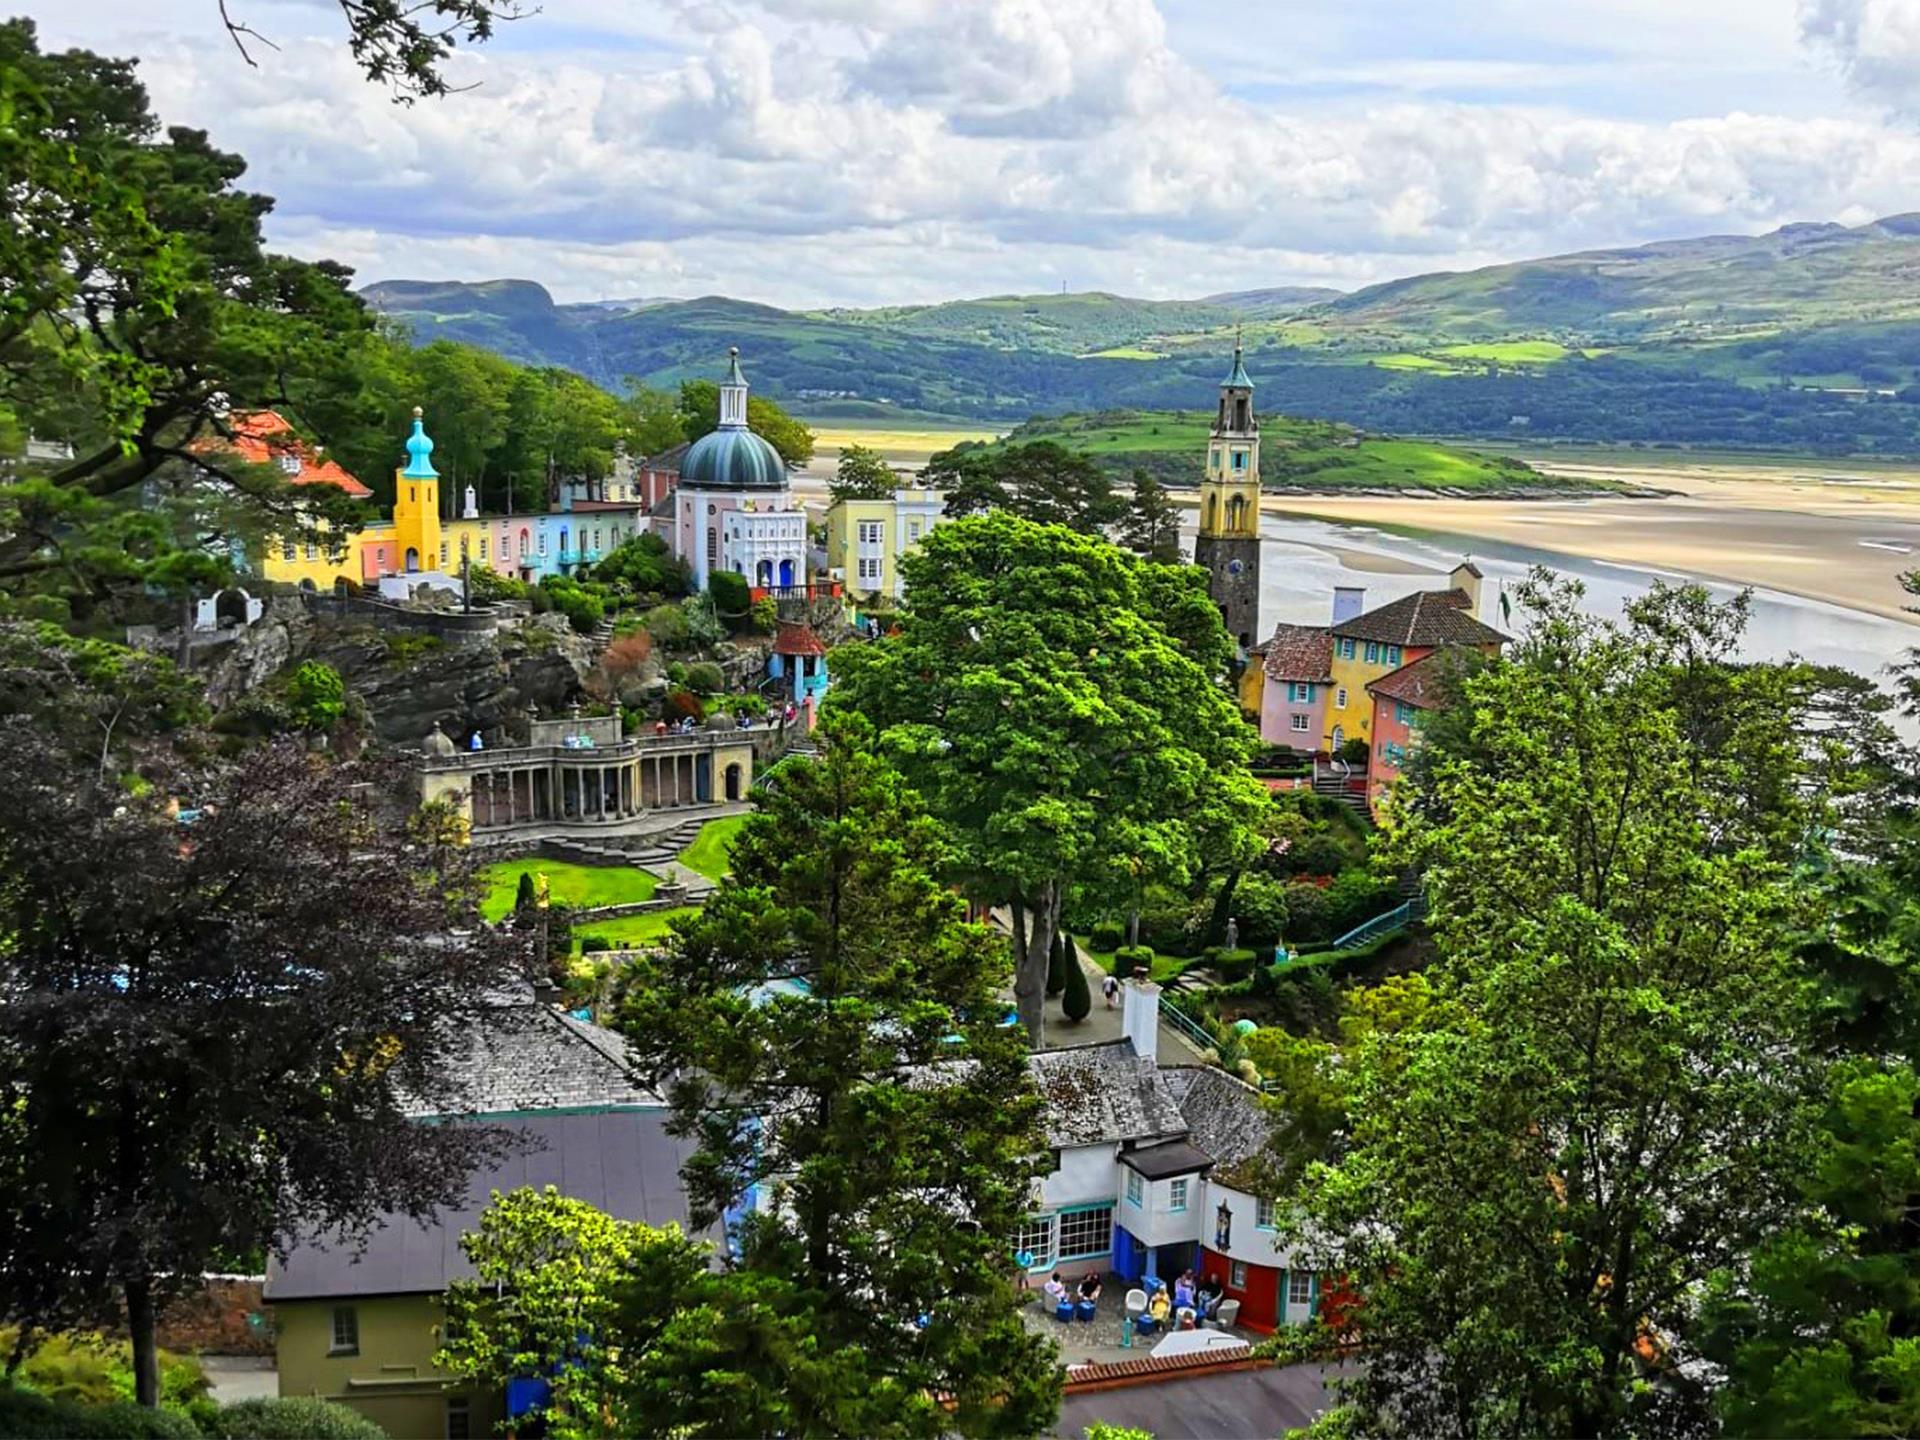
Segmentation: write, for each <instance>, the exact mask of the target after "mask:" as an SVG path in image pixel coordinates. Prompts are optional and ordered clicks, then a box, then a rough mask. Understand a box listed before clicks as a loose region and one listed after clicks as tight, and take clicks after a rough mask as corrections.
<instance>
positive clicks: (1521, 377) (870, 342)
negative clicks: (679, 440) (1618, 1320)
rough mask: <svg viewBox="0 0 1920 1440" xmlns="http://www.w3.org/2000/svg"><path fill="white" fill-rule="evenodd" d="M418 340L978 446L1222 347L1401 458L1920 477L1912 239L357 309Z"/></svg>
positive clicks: (1882, 226)
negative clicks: (1547, 457) (1253, 275)
mask: <svg viewBox="0 0 1920 1440" xmlns="http://www.w3.org/2000/svg"><path fill="white" fill-rule="evenodd" d="M362 293H364V294H365V295H366V297H367V299H368V300H369V301H370V302H371V303H373V304H374V305H376V306H377V307H379V308H380V309H381V310H383V311H386V312H387V313H388V314H390V315H393V316H395V317H396V318H398V319H399V320H401V321H402V322H404V323H405V324H406V325H407V326H408V327H409V328H410V330H411V332H412V334H413V336H414V338H415V339H416V340H417V341H419V342H421V343H425V342H426V341H429V340H432V339H434V338H437V337H440V336H447V337H451V338H454V339H458V340H464V341H469V342H471V343H474V344H477V345H483V346H486V347H488V348H489V349H493V350H497V351H499V352H500V353H502V354H504V355H508V356H511V357H512V358H514V359H516V360H520V361H524V362H529V363H539V364H552V365H564V366H568V367H570V368H572V369H575V370H578V371H580V372H581V373H582V374H584V375H587V376H589V377H590V378H592V379H594V380H596V381H599V382H600V383H602V384H604V385H608V386H615V387H617V386H619V385H621V384H622V383H623V382H624V381H625V380H626V378H627V377H629V376H632V377H637V378H638V379H640V380H641V381H643V382H645V383H647V384H651V385H661V386H671V385H675V384H677V383H678V382H679V381H681V380H683V379H686V378H689V377H691V376H712V375H714V374H716V373H717V371H718V369H719V367H720V365H721V363H722V359H723V357H724V356H725V354H726V350H727V347H728V346H729V345H736V344H737V345H739V346H740V347H741V351H742V354H743V356H744V358H745V360H746V365H747V373H748V375H749V376H750V377H751V379H752V380H753V382H754V384H755V385H756V386H757V387H758V388H759V389H760V390H761V392H762V393H765V394H768V395H771V396H774V397H775V398H777V399H779V400H781V401H782V402H783V403H785V404H787V405H789V406H790V407H792V408H793V409H795V410H796V411H798V412H799V413H800V414H802V415H817V416H828V415H837V416H855V415H858V416H868V417H882V416H895V415H897V416H900V417H902V418H903V419H913V420H932V419H936V418H939V417H951V418H953V419H957V420H963V421H966V422H969V423H979V422H993V423H1001V424H1004V423H1007V422H1019V421H1021V420H1025V419H1027V418H1028V417H1030V416H1033V415H1036V414H1038V415H1048V414H1052V415H1059V414H1065V413H1083V412H1095V411H1104V410H1117V409H1128V410H1142V411H1146V410H1179V409H1190V408H1192V407H1194V406H1196V405H1204V404H1207V403H1208V401H1209V400H1210V398H1211V396H1212V393H1213V389H1214V387H1215V386H1216V385H1217V384H1218V383H1219V380H1220V378H1221V375H1222V374H1223V372H1224V370H1225V368H1226V359H1227V355H1228V352H1229V350H1230V347H1231V346H1232V343H1233V338H1234V336H1235V334H1236V333H1244V336H1245V341H1246V346H1247V366H1248V369H1249V371H1250V373H1251V374H1252V375H1253V378H1254V380H1255V382H1256V384H1257V385H1258V386H1259V387H1260V400H1261V408H1262V409H1263V411H1265V412H1266V413H1275V412H1284V413H1286V414H1290V415H1299V416H1304V417H1309V418H1314V419H1320V420H1328V421H1338V422H1344V423H1347V424H1351V425H1355V426H1359V427H1362V428H1364V429H1367V430H1380V431H1390V432H1393V433H1397V434H1403V435H1404V434H1417V435H1457V436H1467V437H1481V438H1494V437H1499V438H1511V437H1515V436H1519V437H1524V438H1526V439H1528V440H1530V441H1536V442H1537V441H1543V440H1551V439H1567V440H1577V441H1580V442H1583V443H1594V442H1599V443H1618V444H1627V445H1640V446H1686V445H1708V446H1713V447H1716V448H1727V447H1734V448H1739V447H1752V448H1763V449H1779V450H1792V451H1801V452H1817V453H1821V454H1845V453H1854V452H1860V453H1872V454H1887V455H1900V456H1914V455H1920V215H1896V216H1892V217H1889V218H1887V219H1884V220H1879V221H1875V222H1873V223H1871V224H1868V225H1859V226H1853V227H1848V226H1842V225H1789V226H1785V227H1783V228H1781V229H1779V230H1776V231H1774V232H1772V233H1771V234H1768V235H1760V236H1738V235H1716V236H1705V237H1701V238H1698V239H1690V240H1686V239H1683V240H1669V241H1662V242H1659V243H1656V244H1651V245H1641V246H1635V247H1632V248H1627V249H1619V250H1595V251H1586V252H1582V253H1580V254H1575V255H1558V256H1549V257H1546V258H1544V259H1539V260H1527V261H1518V262H1514V263H1512V264H1506V265H1496V266H1490V267H1488V268H1486V269H1481V270H1472V271H1464V272H1458V273H1444V274H1433V275H1419V276H1414V277H1411V278H1409V279H1405V280H1395V281H1391V282H1388V283H1386V284H1383V285H1374V286H1369V287H1368V288H1366V289H1364V290H1359V291H1355V292H1354V293H1352V294H1349V295H1339V294H1332V293H1330V292H1326V291H1321V290H1317V289H1313V288H1311V287H1281V288H1275V289H1269V290H1247V291H1236V292H1231V293H1223V294H1216V295H1210V296H1207V297H1205V298H1202V299H1198V300H1139V299H1132V298H1129V297H1127V296H1122V295H1111V294H1106V293H1103V292H1097V291H1096V292H1088V293H1083V294H1060V295H1001V296H988V297H984V298H981V299H973V300H955V301H949V302H946V303H944V304H939V305H901V306H890V307H886V308H882V309H869V310H853V309H835V310H819V311H793V310H781V309H777V308H775V307H773V306H768V305H757V304H753V303H751V302H748V301H743V300H734V299H729V298H726V297H724V296H711V295H710V296H703V297H701V298H698V299H692V300H651V299H638V300H621V301H604V302H594V303H592V304H584V305H556V304H554V302H553V298H552V296H551V295H549V294H548V292H547V291H546V290H545V289H544V288H543V287H541V286H540V285H538V284H536V283H534V282H533V281H529V280H495V281H489V282H485V283H482V284H460V283H451V282H430V281H406V280H401V281H386V282H382V283H380V284H376V285H370V286H368V287H367V289H366V290H365V291H364V292H362Z"/></svg>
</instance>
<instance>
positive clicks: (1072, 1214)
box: [1060, 1205, 1113, 1260]
mask: <svg viewBox="0 0 1920 1440" xmlns="http://www.w3.org/2000/svg"><path fill="white" fill-rule="evenodd" d="M1112 1249H1113V1206H1111V1205H1096V1206H1094V1207H1093V1208H1092V1209H1091V1210H1065V1211H1062V1212H1061V1214H1060V1258H1061V1259H1062V1260H1087V1259H1091V1258H1092V1257H1094V1256H1096V1255H1105V1254H1106V1253H1107V1252H1108V1251H1110V1250H1112Z"/></svg>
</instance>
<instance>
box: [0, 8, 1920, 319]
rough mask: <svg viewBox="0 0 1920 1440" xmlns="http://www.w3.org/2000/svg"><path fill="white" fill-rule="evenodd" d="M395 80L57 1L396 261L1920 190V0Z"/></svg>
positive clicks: (816, 303) (1144, 269)
mask: <svg viewBox="0 0 1920 1440" xmlns="http://www.w3.org/2000/svg"><path fill="white" fill-rule="evenodd" d="M538 3H539V6H540V8H539V11H538V13H536V14H533V15H530V16H528V17H527V18H525V19H521V20H518V21H515V22H513V23H510V24H507V25H504V26H502V27H501V28H500V30H499V31H498V33H497V34H496V36H495V38H494V39H493V40H492V41H490V42H489V43H488V44H486V45H485V46H482V47H477V48H473V49H470V50H465V49H463V50H462V51H461V52H460V53H459V54H458V55H457V57H456V58H455V59H454V60H453V61H452V62H451V64H450V66H449V69H448V74H449V78H450V79H452V80H454V81H455V82H456V83H457V84H460V85H464V86H468V87H470V88H467V89H465V90H463V91H461V92H460V93H458V94H454V95H449V96H446V97H444V98H440V99H432V100H423V101H420V102H418V103H416V104H414V105H411V106H403V105H396V104H394V103H393V102H392V100H391V98H390V97H389V96H388V94H387V93H386V92H384V91H382V90H381V89H380V88H378V87H376V86H374V85H371V84H369V83H367V82H366V81H365V80H364V79H363V78H361V76H360V74H359V72H358V71H357V69H356V68H355V67H354V65H353V62H352V59H351V57H350V55H349V54H348V52H347V47H346V43H345V26H344V22H343V21H342V20H341V17H340V14H339V10H338V7H337V3H336V0H228V9H229V11H230V13H231V14H232V15H233V16H234V17H235V18H236V19H237V20H239V21H241V22H243V23H245V24H247V25H249V26H251V27H252V28H253V29H254V30H256V31H258V32H260V33H261V34H262V35H264V36H266V37H268V38H269V39H270V40H271V41H272V42H273V44H274V46H275V47H277V48H273V49H268V48H265V47H264V46H261V45H255V46H253V47H252V48H253V58H254V60H255V62H256V64H255V65H253V66H249V65H248V64H247V63H246V62H245V61H244V60H243V59H242V58H241V57H240V56H239V55H238V53H237V52H236V51H235V49H234V46H233V43H232V41H231V39H230V38H229V37H228V36H227V34H226V32H225V31H224V30H223V29H222V28H221V25H220V22H219V9H218V4H217V0H137V3H136V0H58V3H46V0H35V3H33V4H30V5H29V7H28V13H30V14H33V15H34V18H35V19H36V21H37V22H38V24H39V25H40V28H41V36H42V43H43V44H45V45H47V46H49V47H64V46H68V45H79V46H85V47H87V48H89V49H93V50H97V51H100V52H102V53H108V54H115V55H132V56H137V57H139V58H140V60H141V62H142V63H141V70H140V73H141V75H142V78H143V79H144V80H145V82H146V84H147V85H148V87H149V89H150V90H151V92H152V96H153V101H154V105H155V108H156V110H157V111H158V113H159V114H160V116H161V118H162V119H163V120H164V121H165V122H167V123H169V124H184V125H192V126H196V127H200V128H204V129H206V130H208V131H210V132H211V134H212V136H213V139H214V141H215V143H216V144H219V145H221V146H223V147H224V148H227V149H230V150H236V151H238V152H239V153H240V154H242V155H244V156H245V157H246V158H247V160H248V162H249V171H248V176H247V180H246V183H247V184H248V185H249V186H250V187H252V188H254V189H257V190H260V191H263V192H265V193H267V194H270V195H273V196H275V197H276V199H277V202H278V203H277V205H276V208H275V210H274V212H273V214H272V216H271V217H270V219H269V222H268V232H269V237H270V239H271V241H272V242H273V243H274V245H276V246H277V247H279V248H281V249H283V250H285V251H288V252H290V253H293V254H297V255H301V256H305V257H309V258H320V257H330V258H333V259H337V260H340V261H342V262H344V263H346V264H349V265H352V266H353V267H354V268H355V269H356V271H357V272H358V273H359V276H360V278H361V280H363V281H373V280H388V279H451V280H484V279H492V278H496V277H501V276H511V277H516V278H522V279H531V280H537V281H539V282H541V283H542V284H544V285H546V286H547V288H548V289H549V290H551V291H552V292H553V294H554V296H555V298H556V299H558V300H561V301H563V302H565V301H586V300H601V299H619V298H631V297H640V296H679V297H688V296H695V295H705V294H725V295H731V296H735V297H737V298H741V299H749V300H758V301H763V302H766V303H768V304H774V305H781V306H788V307H822V306H833V305H855V306H869V305H885V304H908V303H924V302H930V301H938V300H943V299H952V298H957V297H961V296H972V295H985V294H1005V293H1034V292H1040V291H1055V290H1059V289H1061V288H1063V287H1064V288H1066V289H1070V290H1111V291H1116V292H1119V293H1122V294H1129V295H1138V296H1146V297H1152V298H1180V297H1193V296H1200V295H1205V294H1210V293H1213V292H1217V291H1223V290H1244V289H1254V288H1260V287H1266V286H1275V285H1327V286H1333V287H1336V288H1340V289H1353V288H1356V287H1358V286H1361V285H1366V284H1371V283H1374V282H1376V281H1380V280H1386V279H1392V278H1395V277H1398V276H1402V275H1410V274H1419V273H1422V272H1426V271H1432V270H1446V269H1461V268H1469V267H1472V266H1476V265H1485V264H1492V263H1497V262H1499V261H1503V260H1513V259H1522V258H1525V257H1527V256H1531V255H1543V254H1554V253H1561V252H1565V251H1568V250H1577V249H1588V248H1594V247H1600V246H1611V245H1622V244H1634V243H1639V242H1643V241H1648V240H1655V239H1665V238H1674V237H1679V236H1688V235H1698V234H1707V233H1727V232H1737V233H1759V232H1761V231H1764V230H1768V229H1771V228H1773V227H1775V226H1777V225H1780V224H1783V223H1787V222H1790V221H1838V222H1841V223H1845V224H1859V223H1863V222H1865V221H1867V220H1870V219H1874V218H1877V217H1879V216H1882V215H1887V214H1896V213H1900V212H1902V211H1907V210H1920V0H1550V3H1541V0H1243V3H1242V4H1240V5H1237V6H1235V5H1227V4H1222V3H1219V0H538Z"/></svg>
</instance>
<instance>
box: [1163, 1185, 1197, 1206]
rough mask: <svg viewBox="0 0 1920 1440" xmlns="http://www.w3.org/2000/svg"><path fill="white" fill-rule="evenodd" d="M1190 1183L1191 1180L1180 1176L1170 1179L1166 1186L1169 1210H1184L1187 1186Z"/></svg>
mask: <svg viewBox="0 0 1920 1440" xmlns="http://www.w3.org/2000/svg"><path fill="white" fill-rule="evenodd" d="M1190 1183H1192V1182H1190V1181H1188V1180H1187V1179H1185V1178H1184V1177H1182V1178H1181V1179H1179V1180H1175V1181H1172V1182H1171V1183H1170V1184H1169V1185H1168V1186H1167V1208H1168V1209H1169V1210H1184V1209H1186V1208H1187V1186H1188V1185H1189V1184H1190Z"/></svg>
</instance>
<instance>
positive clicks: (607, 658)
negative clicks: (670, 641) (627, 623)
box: [600, 630, 653, 682]
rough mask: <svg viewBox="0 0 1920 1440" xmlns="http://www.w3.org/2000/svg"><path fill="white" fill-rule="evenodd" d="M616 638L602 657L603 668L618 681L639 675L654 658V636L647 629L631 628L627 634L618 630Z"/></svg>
mask: <svg viewBox="0 0 1920 1440" xmlns="http://www.w3.org/2000/svg"><path fill="white" fill-rule="evenodd" d="M616 637H617V638H616V639H615V640H614V642H613V643H612V644H611V645H609V646H607V653H606V654H605V655H603V656H601V657H600V665H601V668H602V669H604V670H605V671H606V672H607V675H608V676H609V677H610V678H611V679H613V680H614V681H616V682H618V681H621V680H625V679H627V678H628V677H630V676H633V675H637V674H639V673H640V671H641V670H643V669H644V668H645V667H646V664H647V661H649V660H651V659H652V658H653V637H652V636H651V635H649V634H647V632H646V631H645V630H629V631H628V632H626V633H625V634H618V632H616Z"/></svg>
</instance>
